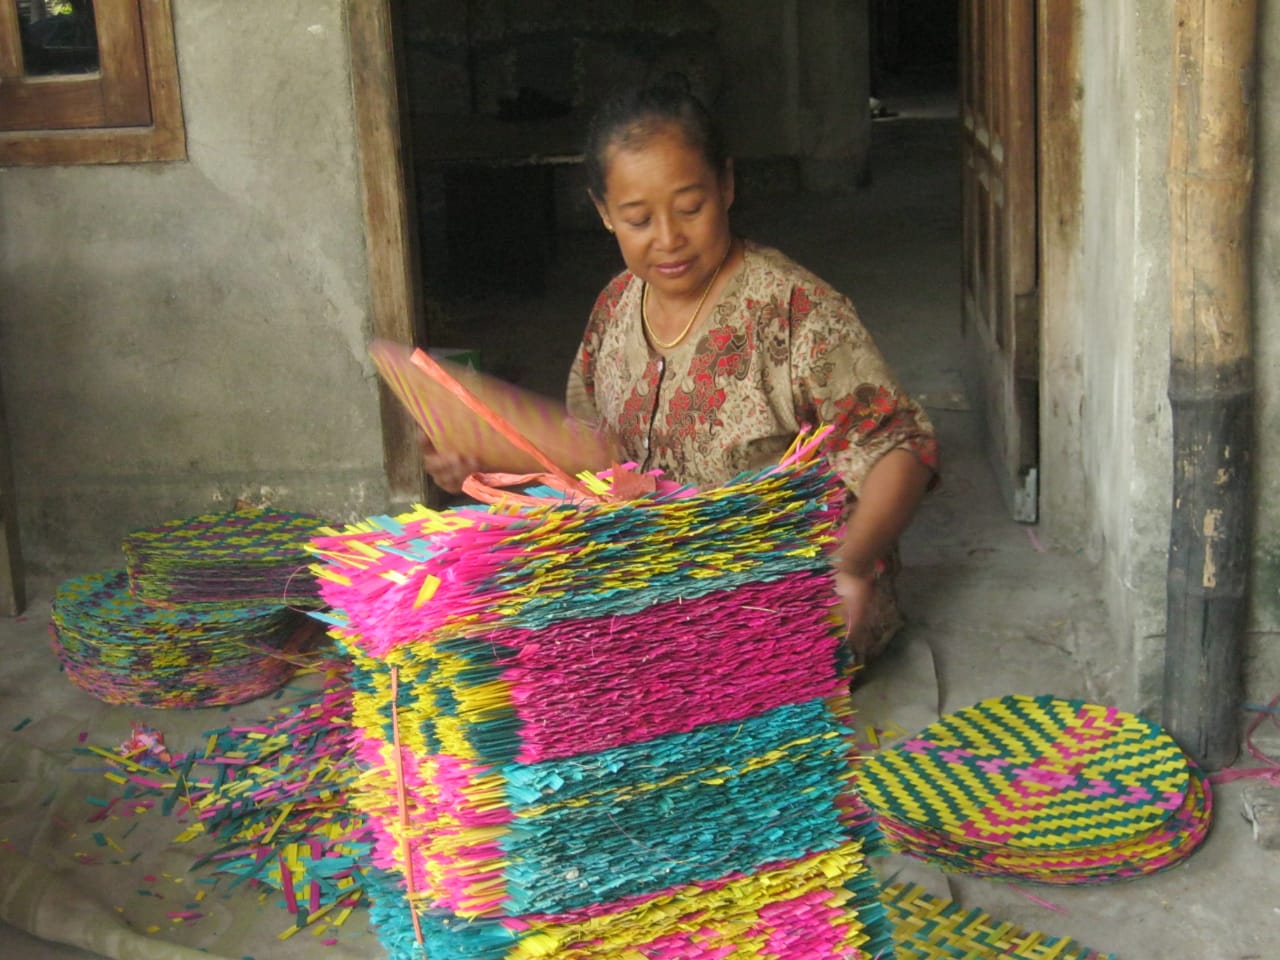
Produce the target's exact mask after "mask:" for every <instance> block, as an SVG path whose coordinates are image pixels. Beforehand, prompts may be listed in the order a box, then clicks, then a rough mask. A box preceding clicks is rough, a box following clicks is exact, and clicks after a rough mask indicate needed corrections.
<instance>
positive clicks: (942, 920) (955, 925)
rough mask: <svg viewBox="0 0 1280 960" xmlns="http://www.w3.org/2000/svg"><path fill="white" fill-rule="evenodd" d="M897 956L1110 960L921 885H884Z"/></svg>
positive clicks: (920, 959) (901, 959)
mask: <svg viewBox="0 0 1280 960" xmlns="http://www.w3.org/2000/svg"><path fill="white" fill-rule="evenodd" d="M883 900H884V905H885V908H886V909H887V910H888V911H889V920H890V922H891V923H892V924H893V939H894V946H895V947H896V948H897V954H896V956H897V960H1109V958H1112V957H1113V955H1112V954H1101V953H1098V952H1096V951H1094V950H1090V949H1088V948H1087V947H1082V946H1080V945H1079V944H1077V943H1075V942H1074V941H1072V940H1070V939H1068V938H1066V937H1050V936H1048V935H1046V934H1043V933H1034V932H1028V931H1025V930H1019V929H1018V928H1016V927H1014V926H1012V925H1011V924H1008V923H1003V922H1000V921H996V920H992V919H991V918H990V917H989V916H987V915H986V914H985V913H983V912H981V911H980V910H965V909H964V908H963V907H961V906H960V905H958V904H956V903H953V902H951V901H950V900H943V899H940V898H937V897H932V896H930V895H929V894H927V893H925V891H924V890H922V889H920V888H919V887H917V886H913V885H909V884H899V885H895V886H891V887H888V888H887V889H886V890H885V891H884V897H883Z"/></svg>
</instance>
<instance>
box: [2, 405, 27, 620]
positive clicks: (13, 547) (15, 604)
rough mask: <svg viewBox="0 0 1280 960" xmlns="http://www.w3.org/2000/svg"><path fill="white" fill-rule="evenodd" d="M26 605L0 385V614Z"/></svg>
mask: <svg viewBox="0 0 1280 960" xmlns="http://www.w3.org/2000/svg"><path fill="white" fill-rule="evenodd" d="M26 605H27V593H26V571H25V569H24V567H23V564H22V547H21V541H20V540H19V538H18V508H17V504H16V501H15V499H14V492H13V461H12V458H11V457H10V453H9V424H8V421H7V420H6V419H5V415H4V390H3V389H0V616H5V617H16V616H17V615H18V614H20V613H21V612H22V610H23V608H24V607H26Z"/></svg>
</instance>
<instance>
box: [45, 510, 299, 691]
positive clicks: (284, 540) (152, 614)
mask: <svg viewBox="0 0 1280 960" xmlns="http://www.w3.org/2000/svg"><path fill="white" fill-rule="evenodd" d="M323 525H324V523H323V521H321V520H319V519H317V518H315V517H310V516H306V515H303V514H293V513H281V512H273V511H258V510H252V511H245V510H241V511H234V512H225V513H214V514H204V515H201V516H198V517H192V518H190V519H186V520H173V521H170V522H168V523H165V524H163V525H161V526H158V527H153V528H149V529H146V530H138V531H135V532H134V533H131V534H130V535H129V536H128V537H127V538H126V539H125V542H124V553H125V557H126V561H127V570H112V571H108V572H105V573H97V574H90V575H88V576H83V577H77V578H75V579H73V580H68V581H66V582H65V583H63V584H62V585H61V586H59V587H58V590H57V592H56V593H55V595H54V599H53V611H52V632H53V648H54V651H55V652H56V653H57V655H58V658H59V659H60V660H61V661H62V664H63V668H64V669H65V670H66V673H67V676H68V677H69V678H70V680H71V682H72V683H74V684H75V685H76V686H78V687H80V688H81V689H82V690H84V691H86V692H87V693H90V694H92V695H93V696H95V697H97V698H98V699H100V700H104V701H106V702H107V703H118V704H134V705H138V706H147V707H201V706H221V705H226V704H233V703H243V702H245V701H246V700H252V699H255V698H257V697H260V696H263V695H265V694H268V693H271V692H273V691H275V690H277V689H278V688H279V687H280V686H282V685H283V684H284V683H286V682H287V681H288V680H289V678H290V677H291V676H292V675H293V673H294V669H295V666H294V664H293V663H292V662H291V659H292V658H291V657H290V656H289V652H290V651H292V650H294V649H296V648H299V647H300V646H302V645H303V644H305V643H306V642H308V641H309V639H310V638H311V637H312V636H313V635H314V634H315V633H316V632H317V628H316V625H315V624H314V622H313V621H312V620H311V619H310V618H309V617H307V616H306V614H305V613H304V612H303V610H302V609H299V608H307V609H310V608H315V607H319V606H322V605H323V601H321V600H320V599H319V595H318V589H317V587H316V584H315V581H314V578H313V577H311V575H310V573H309V571H307V570H306V564H307V561H308V555H307V553H306V551H305V549H304V545H305V544H306V543H307V541H308V540H309V539H310V538H311V537H312V536H314V535H315V534H316V532H317V531H318V530H319V529H320V528H321V527H322V526H323Z"/></svg>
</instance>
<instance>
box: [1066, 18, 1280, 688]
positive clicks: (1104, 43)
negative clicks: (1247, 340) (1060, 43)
mask: <svg viewBox="0 0 1280 960" xmlns="http://www.w3.org/2000/svg"><path fill="white" fill-rule="evenodd" d="M1262 6H1263V8H1264V13H1263V27H1262V32H1261V34H1260V46H1261V53H1262V65H1263V69H1262V78H1261V85H1260V89H1261V91H1262V99H1261V101H1260V109H1259V118H1260V139H1259V166H1258V173H1257V203H1258V219H1257V248H1256V252H1255V253H1256V260H1255V273H1256V297H1257V311H1256V316H1257V323H1256V336H1257V350H1258V358H1257V359H1258V362H1257V378H1258V395H1257V402H1258V447H1257V461H1256V468H1257V469H1256V474H1255V476H1256V483H1257V488H1258V512H1257V526H1256V537H1257V540H1256V550H1255V564H1254V571H1255V577H1254V586H1253V596H1252V616H1251V621H1250V628H1251V634H1250V653H1251V655H1252V662H1251V666H1250V675H1249V684H1250V687H1251V691H1252V692H1253V694H1254V695H1262V694H1264V693H1266V694H1269V695H1270V694H1273V693H1274V690H1272V687H1273V686H1274V682H1275V680H1276V677H1277V676H1280V644H1277V631H1280V595H1278V594H1280V496H1278V494H1280V445H1277V444H1276V442H1275V440H1274V438H1275V437H1276V436H1277V428H1280V380H1278V378H1277V374H1276V370H1277V369H1278V368H1280V364H1278V363H1277V360H1278V359H1280V358H1278V356H1277V354H1280V314H1278V313H1277V309H1276V308H1277V305H1278V304H1280V268H1278V267H1277V250H1278V248H1277V246H1276V241H1275V239H1274V237H1275V236H1276V234H1277V229H1278V228H1280V207H1278V206H1277V203H1276V199H1277V191H1278V189H1280V188H1278V187H1277V171H1280V129H1278V128H1277V124H1276V122H1275V121H1274V119H1271V117H1270V116H1269V115H1274V113H1275V109H1274V104H1275V103H1276V102H1277V101H1278V100H1280V94H1277V93H1275V92H1274V91H1276V90H1277V89H1280V86H1277V84H1280V69H1278V66H1277V62H1276V60H1277V55H1278V51H1280V22H1278V21H1280V9H1278V8H1280V3H1277V2H1276V0H1263V4H1262ZM1172 30H1173V22H1172V13H1171V12H1170V9H1169V7H1168V4H1166V3H1163V2H1159V0H1119V2H1116V3H1109V4H1085V5H1084V12H1083V37H1082V42H1081V44H1080V50H1081V73H1082V87H1083V97H1084V103H1083V110H1082V115H1083V142H1082V165H1083V167H1082V169H1083V200H1082V215H1081V222H1082V225H1083V226H1082V235H1081V247H1080V251H1079V263H1078V274H1079V276H1080V277H1084V278H1087V282H1081V283H1079V285H1078V286H1077V288H1076V289H1077V297H1078V299H1077V302H1076V304H1075V307H1074V309H1075V319H1076V321H1077V323H1073V324H1071V325H1068V330H1067V333H1066V334H1065V335H1064V331H1063V330H1061V329H1059V330H1057V331H1054V332H1052V333H1051V334H1048V335H1047V336H1046V343H1048V344H1051V345H1052V347H1053V349H1054V350H1055V355H1054V356H1051V357H1046V358H1045V361H1044V364H1043V370H1044V374H1045V377H1046V389H1045V394H1046V397H1048V398H1050V402H1051V403H1054V404H1059V405H1067V404H1070V403H1071V398H1070V397H1068V396H1066V393H1065V391H1064V390H1063V389H1062V384H1063V383H1070V384H1072V385H1074V384H1076V383H1078V384H1079V389H1080V393H1081V396H1080V399H1079V408H1078V410H1079V423H1078V429H1077V425H1076V424H1075V422H1074V420H1073V417H1072V416H1069V415H1063V414H1062V413H1061V412H1060V411H1058V412H1052V414H1051V415H1050V416H1048V417H1047V418H1046V419H1045V420H1044V421H1043V423H1044V425H1046V427H1047V432H1046V434H1045V436H1044V437H1043V439H1042V443H1043V445H1044V446H1045V448H1046V449H1048V450H1051V451H1053V453H1052V455H1051V459H1050V464H1052V463H1054V462H1056V463H1059V464H1063V463H1066V462H1068V461H1071V460H1073V459H1075V458H1078V460H1079V463H1080V470H1079V474H1080V475H1082V477H1083V482H1082V484H1081V486H1080V489H1079V490H1078V491H1075V492H1074V493H1073V492H1071V491H1068V490H1064V489H1062V488H1060V487H1058V488H1055V487H1053V486H1052V481H1048V483H1049V484H1050V489H1051V490H1052V491H1053V498H1052V499H1051V500H1050V501H1049V506H1050V507H1051V510H1052V511H1053V512H1052V513H1051V515H1050V516H1049V517H1047V518H1046V523H1047V524H1049V525H1050V526H1051V527H1052V528H1053V529H1054V530H1055V531H1056V532H1059V533H1061V534H1063V536H1062V537H1061V538H1060V539H1061V540H1062V541H1063V542H1064V543H1066V544H1067V545H1075V546H1079V547H1081V548H1082V549H1085V550H1087V551H1088V552H1090V553H1091V554H1092V555H1093V556H1094V557H1095V558H1096V559H1097V560H1098V562H1099V564H1100V566H1101V569H1102V574H1103V576H1102V582H1103V583H1104V584H1105V590H1106V599H1107V602H1108V607H1109V609H1110V611H1111V614H1112V621H1113V625H1114V633H1113V637H1112V638H1111V640H1112V641H1113V642H1111V643H1106V644H1104V646H1106V649H1103V650H1099V651H1095V652H1094V654H1095V656H1094V663H1095V665H1096V666H1097V667H1099V668H1100V669H1102V670H1104V671H1108V672H1109V674H1110V676H1109V677H1107V678H1106V680H1107V681H1109V682H1107V683H1106V684H1105V685H1106V687H1107V688H1108V689H1109V690H1111V691H1112V693H1113V695H1114V699H1115V700H1117V701H1118V702H1120V703H1122V704H1124V705H1127V706H1130V707H1136V708H1140V709H1144V710H1150V709H1151V708H1152V706H1153V704H1154V703H1155V702H1156V700H1157V698H1158V696H1159V692H1160V687H1161V683H1162V675H1163V647H1164V642H1165V635H1164V634H1165V604H1166V589H1165V578H1166V572H1167V562H1168V546H1169V518H1170V491H1171V484H1172V467H1171V453H1170V442H1171V441H1170V438H1171V426H1170V409H1169V403H1168V398H1167V390H1168V368H1169V310H1170V291H1169V283H1170V277H1169V217H1168V193H1167V185H1166V180H1165V174H1166V170H1167V165H1168V143H1169V116H1168V110H1169V104H1170V97H1171V80H1170V71H1171V62H1172V61H1171V45H1172ZM1269 104H1270V105H1271V106H1270V107H1269V106H1268V105H1269ZM1073 333H1074V334H1077V336H1078V339H1077V340H1076V342H1075V343H1072V342H1071V341H1070V339H1069V337H1070V335H1071V334H1073ZM1077 447H1078V449H1077ZM1054 514H1056V516H1055V515H1054ZM1073 518H1084V519H1085V520H1086V523H1085V525H1084V527H1083V530H1082V531H1081V533H1079V534H1077V535H1074V536H1072V535H1070V534H1067V531H1068V530H1069V528H1070V526H1071V523H1072V520H1073ZM1064 521H1065V522H1064Z"/></svg>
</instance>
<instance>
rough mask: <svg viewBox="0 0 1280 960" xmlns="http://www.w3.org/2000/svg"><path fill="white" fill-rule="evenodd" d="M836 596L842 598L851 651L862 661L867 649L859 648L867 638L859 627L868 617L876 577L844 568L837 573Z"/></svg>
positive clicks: (846, 632) (846, 634)
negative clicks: (851, 571) (858, 573)
mask: <svg viewBox="0 0 1280 960" xmlns="http://www.w3.org/2000/svg"><path fill="white" fill-rule="evenodd" d="M835 588H836V596H838V597H839V598H840V606H841V609H842V610H843V611H844V621H845V636H846V638H847V640H848V642H849V649H850V652H851V653H852V654H853V655H854V657H855V658H856V659H857V660H858V662H859V663H861V662H862V658H863V656H864V655H865V654H866V651H865V650H861V649H859V646H860V645H861V644H860V642H861V641H862V640H864V639H865V637H864V636H863V631H861V630H860V629H859V628H860V627H861V626H862V625H863V623H864V622H865V621H866V619H867V612H868V611H869V610H870V609H871V601H872V599H873V598H874V596H875V591H876V588H875V578H874V577H862V576H858V575H856V574H853V573H848V572H846V571H844V570H837V571H836V573H835Z"/></svg>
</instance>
